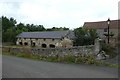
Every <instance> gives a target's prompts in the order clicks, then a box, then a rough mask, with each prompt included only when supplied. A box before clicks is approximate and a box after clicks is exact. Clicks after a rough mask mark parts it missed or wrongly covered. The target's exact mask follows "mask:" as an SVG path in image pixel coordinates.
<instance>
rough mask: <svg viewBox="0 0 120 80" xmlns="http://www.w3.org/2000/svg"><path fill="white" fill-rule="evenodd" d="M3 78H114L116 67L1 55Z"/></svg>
mask: <svg viewBox="0 0 120 80" xmlns="http://www.w3.org/2000/svg"><path fill="white" fill-rule="evenodd" d="M2 59H3V67H2V68H3V69H2V77H3V78H116V77H117V76H118V75H117V72H118V71H117V69H115V68H108V67H97V66H89V65H81V64H63V63H51V62H43V61H33V60H29V59H23V58H17V57H13V56H3V58H2Z"/></svg>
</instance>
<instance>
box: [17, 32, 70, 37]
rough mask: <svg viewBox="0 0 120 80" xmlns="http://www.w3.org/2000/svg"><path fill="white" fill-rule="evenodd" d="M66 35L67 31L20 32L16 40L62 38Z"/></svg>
mask: <svg viewBox="0 0 120 80" xmlns="http://www.w3.org/2000/svg"><path fill="white" fill-rule="evenodd" d="M68 33H69V31H44V32H22V33H21V34H19V35H18V36H17V38H18V37H20V38H62V37H64V36H66V35H67V34H68Z"/></svg>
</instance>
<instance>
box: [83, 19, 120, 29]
mask: <svg viewBox="0 0 120 80" xmlns="http://www.w3.org/2000/svg"><path fill="white" fill-rule="evenodd" d="M118 23H120V20H111V21H110V29H118ZM83 27H84V28H94V29H104V28H107V27H108V24H107V21H99V22H85V23H84V25H83Z"/></svg>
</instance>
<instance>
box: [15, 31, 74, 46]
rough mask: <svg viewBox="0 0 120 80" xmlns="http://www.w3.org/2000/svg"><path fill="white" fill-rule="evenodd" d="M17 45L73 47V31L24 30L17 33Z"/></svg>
mask: <svg viewBox="0 0 120 80" xmlns="http://www.w3.org/2000/svg"><path fill="white" fill-rule="evenodd" d="M16 38H17V41H16V44H17V45H23V46H36V47H41V48H55V47H72V46H73V39H74V32H73V31H44V32H22V33H20V34H19V35H17V37H16Z"/></svg>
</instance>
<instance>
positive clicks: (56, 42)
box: [16, 38, 72, 48]
mask: <svg viewBox="0 0 120 80" xmlns="http://www.w3.org/2000/svg"><path fill="white" fill-rule="evenodd" d="M20 42H21V43H22V45H23V46H32V45H33V43H34V46H37V47H40V48H41V47H42V44H45V45H46V48H49V47H50V45H54V46H55V47H63V45H65V46H68V47H71V46H72V40H70V39H67V38H64V39H29V38H26V39H24V38H18V39H17V41H16V45H20ZM66 42H67V43H69V44H67V43H66ZM25 43H27V45H25ZM62 43H63V44H62Z"/></svg>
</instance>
